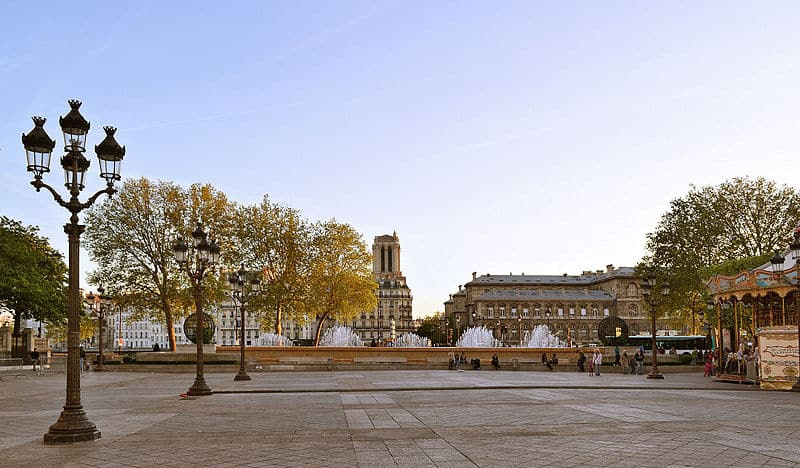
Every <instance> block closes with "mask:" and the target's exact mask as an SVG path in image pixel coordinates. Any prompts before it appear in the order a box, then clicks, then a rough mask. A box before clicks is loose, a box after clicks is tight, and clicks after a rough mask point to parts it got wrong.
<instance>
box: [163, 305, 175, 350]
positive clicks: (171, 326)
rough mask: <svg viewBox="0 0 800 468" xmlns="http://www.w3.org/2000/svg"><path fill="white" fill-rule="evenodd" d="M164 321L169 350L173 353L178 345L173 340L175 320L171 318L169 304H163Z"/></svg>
mask: <svg viewBox="0 0 800 468" xmlns="http://www.w3.org/2000/svg"><path fill="white" fill-rule="evenodd" d="M164 321H165V322H166V323H167V333H168V335H169V350H170V351H172V352H175V351H176V350H177V349H178V343H177V341H176V340H175V319H174V318H173V317H172V308H171V307H170V306H169V304H164Z"/></svg>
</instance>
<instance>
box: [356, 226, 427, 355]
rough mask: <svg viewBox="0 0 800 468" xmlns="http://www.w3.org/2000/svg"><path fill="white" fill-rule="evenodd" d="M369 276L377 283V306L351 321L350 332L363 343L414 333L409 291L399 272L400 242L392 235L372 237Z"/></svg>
mask: <svg viewBox="0 0 800 468" xmlns="http://www.w3.org/2000/svg"><path fill="white" fill-rule="evenodd" d="M372 256H373V259H372V274H373V275H374V277H375V281H376V282H377V283H378V290H377V291H376V292H375V294H376V295H377V296H378V298H377V299H378V305H377V307H376V308H375V309H373V310H372V311H370V312H365V313H362V314H361V320H358V319H356V320H354V321H353V329H354V330H355V331H356V333H358V334H359V336H360V337H361V339H362V340H364V342H366V343H371V342H372V341H373V340H374V341H375V343H376V344H379V345H380V344H384V343H387V342H391V341H393V340H394V339H395V338H397V337H398V336H400V335H402V334H403V333H411V332H414V318H413V316H412V313H411V301H412V300H413V297H412V296H411V289H409V287H408V285H407V284H406V277H405V276H403V272H402V270H400V239H399V238H398V237H397V232H394V233H392V235H389V234H385V235H382V236H375V239H374V240H373V242H372Z"/></svg>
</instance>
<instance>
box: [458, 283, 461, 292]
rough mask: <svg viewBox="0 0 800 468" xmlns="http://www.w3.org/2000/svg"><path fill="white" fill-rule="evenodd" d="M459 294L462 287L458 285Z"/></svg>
mask: <svg viewBox="0 0 800 468" xmlns="http://www.w3.org/2000/svg"><path fill="white" fill-rule="evenodd" d="M458 292H461V285H460V284H459V285H458Z"/></svg>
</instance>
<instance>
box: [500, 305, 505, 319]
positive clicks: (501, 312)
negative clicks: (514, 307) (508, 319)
mask: <svg viewBox="0 0 800 468" xmlns="http://www.w3.org/2000/svg"><path fill="white" fill-rule="evenodd" d="M505 316H506V308H505V307H504V306H500V317H502V318H505Z"/></svg>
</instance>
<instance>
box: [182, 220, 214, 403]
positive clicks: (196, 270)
mask: <svg viewBox="0 0 800 468" xmlns="http://www.w3.org/2000/svg"><path fill="white" fill-rule="evenodd" d="M192 240H193V242H192V245H191V246H189V245H188V244H187V243H186V241H185V240H184V239H183V237H179V238H178V241H177V242H176V243H175V245H173V246H172V253H173V254H174V255H175V261H176V262H178V269H179V270H180V271H185V272H186V275H187V276H188V277H189V282H190V284H191V285H192V293H193V295H194V308H195V317H196V326H195V341H196V342H197V366H196V367H197V372H196V375H195V379H194V383H193V384H192V386H191V387H190V388H189V391H188V392H186V394H187V395H191V396H200V395H211V389H210V388H208V385H207V384H206V380H205V378H204V377H203V342H204V341H205V328H204V324H203V321H204V320H203V299H204V292H205V291H204V289H203V277H204V276H205V274H206V273H208V272H213V271H214V269H215V267H216V266H217V263H218V262H219V246H218V245H217V243H216V241H214V240H213V239H212V240H211V242H208V235H207V234H206V232H205V231H204V230H203V225H202V224H200V223H197V227H196V228H195V230H194V231H192Z"/></svg>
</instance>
